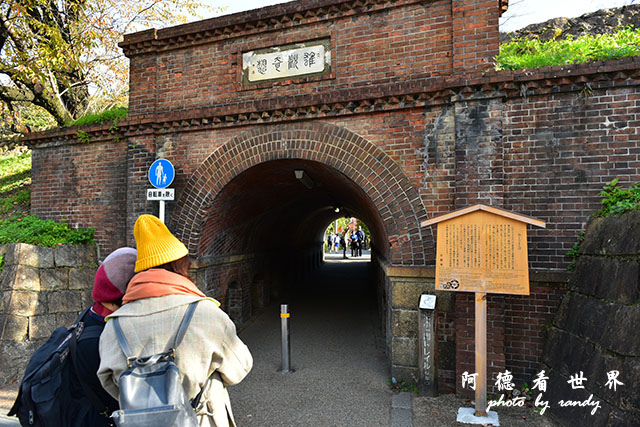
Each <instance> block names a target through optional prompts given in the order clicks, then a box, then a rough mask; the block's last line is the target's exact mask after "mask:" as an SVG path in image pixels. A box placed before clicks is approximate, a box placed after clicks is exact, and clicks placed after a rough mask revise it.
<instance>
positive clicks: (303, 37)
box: [123, 0, 497, 115]
mask: <svg viewBox="0 0 640 427" xmlns="http://www.w3.org/2000/svg"><path fill="white" fill-rule="evenodd" d="M299 3H300V5H299V8H308V7H309V4H311V5H313V3H317V2H308V1H301V2H299ZM333 3H336V6H339V7H340V8H342V7H343V6H344V7H345V9H343V10H336V11H335V12H334V13H331V12H330V11H329V9H324V14H322V13H321V12H318V14H317V15H316V16H310V17H309V18H305V17H304V16H303V15H302V14H301V13H300V12H301V11H296V12H295V13H297V14H298V16H297V17H296V19H293V20H289V21H288V22H287V24H286V25H280V24H279V23H277V20H278V19H279V18H276V17H275V16H273V17H271V18H270V20H269V21H267V22H266V25H264V26H263V27H255V26H254V27H253V28H252V29H250V30H247V29H244V30H243V29H242V28H241V27H242V26H245V25H248V22H243V23H240V22H238V23H237V24H235V25H234V26H233V27H226V28H225V30H226V29H229V33H227V34H220V35H218V36H215V35H214V34H213V33H215V32H216V30H217V28H216V29H213V30H212V29H206V28H207V27H206V25H209V26H210V27H218V25H220V24H217V23H216V22H215V21H216V20H210V21H205V22H204V23H202V24H201V25H199V26H193V27H192V29H191V30H189V32H191V34H181V35H180V36H178V37H177V38H176V37H171V36H165V31H163V30H158V31H157V32H156V33H146V34H148V35H149V38H150V40H149V42H148V43H151V44H152V45H153V48H152V49H145V48H143V50H142V52H144V53H139V51H138V50H129V49H128V47H130V46H133V45H131V44H127V41H126V40H125V43H124V44H123V46H124V47H125V52H127V54H128V56H129V57H130V59H131V71H132V75H134V74H133V72H134V71H135V72H136V73H137V75H139V76H140V79H138V78H137V77H136V78H135V79H134V80H135V82H134V81H132V87H131V91H132V96H131V98H130V114H132V115H136V114H146V113H147V112H149V111H150V110H151V109H153V108H155V111H159V112H160V111H175V110H182V109H189V108H198V107H201V106H203V105H216V104H233V103H237V102H246V101H253V100H256V99H263V98H265V95H270V92H272V91H273V90H274V89H277V91H278V95H279V96H280V97H304V96H306V95H309V94H313V93H316V92H317V91H318V90H319V89H320V90H322V91H327V90H335V89H343V88H344V89H349V90H352V89H353V88H357V87H364V86H368V85H370V84H371V82H390V81H407V80H409V79H410V78H411V76H414V75H416V74H421V75H424V76H437V75H444V74H449V73H450V72H451V55H450V51H451V34H450V28H451V9H450V5H449V2H448V1H444V0H441V1H429V2H416V1H415V0H413V1H412V0H408V1H407V0H405V1H389V2H387V4H386V5H385V4H384V3H383V2H379V3H377V2H372V3H371V4H369V5H368V6H365V7H362V8H358V7H354V6H355V5H354V4H353V2H344V1H342V2H333ZM338 3H339V5H338ZM376 3H377V4H376ZM421 3H422V4H421ZM299 8H298V9H299ZM274 10H275V9H274ZM308 10H309V9H308ZM246 19H247V21H250V20H251V16H250V15H248V14H247V15H246ZM218 20H219V21H220V23H222V22H224V21H226V18H225V17H221V18H218ZM496 22H497V18H496ZM225 30H221V31H222V32H224V31H225ZM184 31H185V32H186V31H188V30H187V29H186V28H185V30H184ZM207 34H210V35H209V36H208V35H207ZM189 37H192V38H194V40H193V41H192V42H191V43H189V44H188V45H186V46H185V44H184V42H185V41H187V40H188V38H189ZM196 38H199V39H198V41H197V43H198V44H197V47H196V48H191V46H193V43H194V42H196V41H195V39H196ZM322 38H329V39H331V46H332V56H331V68H332V77H331V78H314V77H302V78H295V79H291V80H284V81H278V82H272V83H262V84H259V85H251V86H248V87H244V86H243V85H242V83H241V82H242V79H241V75H242V53H244V52H247V51H251V50H255V49H261V48H268V47H275V46H283V45H288V44H292V43H300V42H304V41H309V40H315V39H322ZM180 39H182V43H180ZM139 43H140V42H139ZM139 43H138V44H139ZM143 44H144V43H143ZM187 47H189V48H187ZM409 57H410V58H411V61H407V58H409ZM373 58H375V60H373V61H372V59H373ZM365 64H366V65H365ZM212 76H215V81H212V80H211V77H212ZM306 83H309V84H306ZM137 89H141V90H137ZM136 90H137V91H136ZM134 91H135V92H134ZM167 93H174V94H175V93H179V94H180V95H178V96H165V94H167Z"/></svg>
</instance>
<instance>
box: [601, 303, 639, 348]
mask: <svg viewBox="0 0 640 427" xmlns="http://www.w3.org/2000/svg"><path fill="white" fill-rule="evenodd" d="M593 305H600V306H605V305H606V303H604V302H602V301H597V302H595V303H593ZM595 322H604V331H603V334H602V336H601V337H600V339H599V340H597V341H596V342H598V343H600V344H601V345H602V346H603V347H605V348H607V349H609V350H611V351H613V352H615V353H618V354H624V355H626V356H634V357H640V339H638V330H637V329H636V328H638V325H640V306H639V305H617V306H615V308H610V310H609V313H608V316H607V317H600V318H598V319H595Z"/></svg>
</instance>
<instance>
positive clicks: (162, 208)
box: [158, 200, 164, 224]
mask: <svg viewBox="0 0 640 427" xmlns="http://www.w3.org/2000/svg"><path fill="white" fill-rule="evenodd" d="M158 217H159V218H160V221H162V223H163V224H164V200H160V214H159V215H158Z"/></svg>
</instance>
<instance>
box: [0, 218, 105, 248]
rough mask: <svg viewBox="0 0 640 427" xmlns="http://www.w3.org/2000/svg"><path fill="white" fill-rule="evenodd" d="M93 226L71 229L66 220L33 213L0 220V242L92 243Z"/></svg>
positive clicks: (40, 243)
mask: <svg viewBox="0 0 640 427" xmlns="http://www.w3.org/2000/svg"><path fill="white" fill-rule="evenodd" d="M94 231H95V229H94V228H93V227H90V228H87V229H81V228H79V229H77V230H74V229H71V228H69V224H67V222H66V221H62V222H55V221H52V220H43V219H40V218H38V217H37V216H35V215H29V216H26V217H24V218H9V219H5V220H0V244H6V243H29V244H32V245H38V246H47V247H54V246H56V245H59V244H62V245H83V244H91V243H93V242H94V241H93V234H94Z"/></svg>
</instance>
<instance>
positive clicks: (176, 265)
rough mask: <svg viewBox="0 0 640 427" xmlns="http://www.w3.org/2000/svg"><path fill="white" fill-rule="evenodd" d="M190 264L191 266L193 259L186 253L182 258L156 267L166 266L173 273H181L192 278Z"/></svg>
mask: <svg viewBox="0 0 640 427" xmlns="http://www.w3.org/2000/svg"><path fill="white" fill-rule="evenodd" d="M190 266H191V259H190V258H189V255H186V256H183V257H182V258H180V259H177V260H175V261H171V262H168V263H166V264H162V265H159V266H157V267H155V268H164V269H165V270H167V271H171V272H173V273H176V274H179V275H181V276H184V277H186V278H187V279H189V280H191V277H189V267H190Z"/></svg>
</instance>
